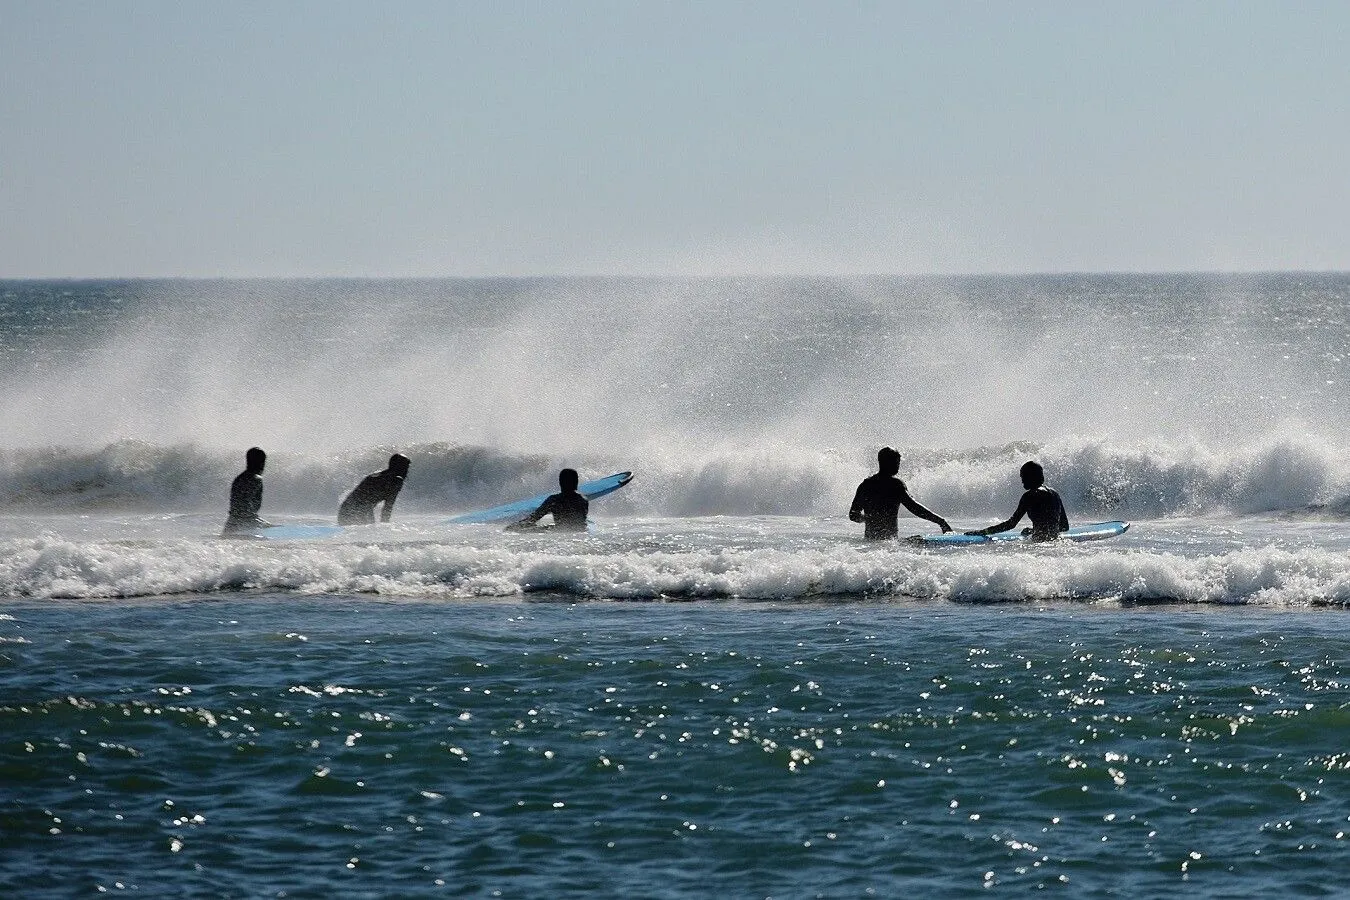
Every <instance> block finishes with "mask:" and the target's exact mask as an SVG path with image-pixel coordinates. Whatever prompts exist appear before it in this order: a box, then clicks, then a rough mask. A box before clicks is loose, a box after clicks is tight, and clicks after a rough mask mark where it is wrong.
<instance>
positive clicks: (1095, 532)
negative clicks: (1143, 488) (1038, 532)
mask: <svg viewBox="0 0 1350 900" xmlns="http://www.w3.org/2000/svg"><path fill="white" fill-rule="evenodd" d="M1129 530H1130V523H1129V522H1097V523H1096V524H1093V525H1079V526H1077V527H1075V528H1070V529H1069V530H1068V531H1065V532H1063V533H1061V534H1060V536H1059V539H1060V540H1069V541H1075V542H1080V543H1081V542H1083V541H1102V540H1106V539H1107V538H1113V537H1116V536H1117V535H1122V534H1124V533H1125V532H1126V531H1129ZM908 540H910V541H911V542H913V543H917V544H934V545H937V546H942V547H972V546H975V545H977V544H997V543H1005V542H1008V541H1026V540H1027V539H1026V537H1025V536H1024V535H1023V534H1022V532H1021V531H1020V530H1018V531H1001V532H999V533H998V534H981V535H977V534H961V533H960V532H957V531H953V532H951V533H950V534H916V535H914V536H913V537H911V538H908Z"/></svg>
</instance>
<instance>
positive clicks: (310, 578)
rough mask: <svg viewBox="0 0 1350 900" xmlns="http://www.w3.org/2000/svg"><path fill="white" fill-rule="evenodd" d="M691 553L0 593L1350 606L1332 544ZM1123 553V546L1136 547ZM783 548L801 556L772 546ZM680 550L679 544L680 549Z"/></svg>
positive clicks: (284, 560)
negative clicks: (1189, 550)
mask: <svg viewBox="0 0 1350 900" xmlns="http://www.w3.org/2000/svg"><path fill="white" fill-rule="evenodd" d="M703 537H704V539H705V541H704V542H705V544H708V545H709V546H691V547H689V548H687V549H671V548H669V547H666V548H658V549H650V548H644V547H642V546H640V544H641V543H642V542H637V543H626V544H623V545H621V546H607V543H606V541H605V540H604V539H601V538H594V537H592V538H576V539H568V540H565V541H562V542H559V543H548V542H543V541H514V540H502V539H500V538H499V536H497V535H496V534H495V533H493V534H491V535H488V533H487V532H476V533H475V534H474V535H473V542H465V541H459V542H455V541H446V542H437V541H417V542H409V543H391V544H351V543H340V542H336V543H335V542H318V541H316V542H311V543H296V544H268V543H261V542H249V541H227V540H218V541H192V540H169V541H146V542H137V543H135V544H128V543H117V542H106V541H93V542H77V541H70V540H64V539H60V538H55V537H50V538H42V539H30V540H9V541H3V542H0V596H4V597H8V598H23V597H27V598H72V599H98V598H120V597H151V596H160V595H176V594H216V593H220V592H227V593H229V592H237V591H249V590H257V591H275V592H288V593H289V592H293V593H298V594H354V593H369V594H377V595H388V596H404V597H423V598H428V597H443V598H471V597H512V596H522V595H529V594H536V593H541V592H547V593H554V594H560V595H567V596H574V597H578V598H594V599H607V600H647V599H661V598H677V599H690V598H709V599H711V598H748V599H778V600H812V599H819V598H823V597H831V596H856V597H874V598H918V599H922V600H948V601H958V602H1005V601H1011V602H1018V601H1028V600H1059V599H1064V600H1119V601H1126V602H1138V603H1149V602H1184V603H1256V604H1263V605H1272V604H1274V605H1297V606H1306V605H1310V604H1327V603H1329V604H1345V603H1350V557H1347V555H1346V554H1345V553H1343V552H1336V551H1331V550H1326V549H1321V548H1317V547H1301V548H1284V547H1276V546H1264V547H1243V548H1238V549H1235V550H1232V551H1227V552H1207V553H1202V554H1198V555H1194V556H1187V555H1183V554H1180V553H1176V552H1168V551H1160V550H1156V549H1138V548H1129V547H1128V546H1125V547H1111V548H1107V547H1106V546H1105V545H1094V546H1076V545H1075V546H1068V545H1065V546H1055V547H1037V548H1029V549H1024V548H1010V549H1006V550H1004V549H1000V550H994V551H978V552H972V551H968V550H957V551H932V550H914V549H910V548H908V547H906V546H903V545H880V546H869V545H860V544H856V543H853V542H851V541H848V540H847V539H844V538H841V539H840V540H839V541H837V542H835V543H834V545H830V544H827V543H824V542H820V541H816V542H814V543H815V546H809V545H808V546H803V545H798V546H758V547H757V546H739V547H736V546H733V547H718V546H715V544H716V543H717V541H716V540H710V539H708V538H709V534H708V532H703ZM1122 540H1123V539H1122ZM768 541H769V542H771V543H788V542H786V541H783V540H782V536H781V535H778V534H773V535H769V536H768ZM665 543H666V544H670V543H671V541H669V540H667V541H665Z"/></svg>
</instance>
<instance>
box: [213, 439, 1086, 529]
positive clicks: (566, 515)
mask: <svg viewBox="0 0 1350 900" xmlns="http://www.w3.org/2000/svg"><path fill="white" fill-rule="evenodd" d="M244 464H245V468H244V471H242V472H240V473H239V474H238V475H237V476H236V477H235V479H234V482H233V483H232V484H231V485H230V512H229V516H228V518H227V519H226V520H225V530H224V531H223V532H222V534H223V535H224V536H225V537H248V536H253V535H256V534H257V533H258V532H259V531H260V530H261V529H263V528H268V527H270V523H268V522H266V521H264V520H263V518H262V517H261V515H259V513H260V512H261V511H262V494H263V481H262V475H263V469H264V468H265V467H266V466H267V454H266V453H264V452H263V451H262V450H261V449H260V448H258V447H251V448H249V450H248V452H247V453H245V454H244ZM409 465H410V461H409V459H408V457H406V456H404V455H403V454H402V453H395V454H394V455H393V456H391V457H389V465H388V466H387V467H386V468H384V469H383V470H382V471H379V472H373V473H371V474H370V475H367V476H366V477H365V478H363V479H361V481H360V482H359V483H358V484H357V485H356V487H354V488H353V489H352V490H351V493H349V494H347V496H346V497H344V498H343V500H342V503H341V504H340V505H339V506H338V516H337V518H338V524H339V525H371V524H374V522H375V508H376V507H380V521H381V522H388V521H389V520H390V519H391V518H392V517H393V515H394V501H395V500H396V499H398V495H399V491H401V490H403V483H404V481H405V480H406V479H407V477H408V466H409ZM899 474H900V453H899V451H897V450H895V449H893V448H891V447H882V448H881V450H879V451H878V452H877V472H876V474H875V475H871V476H869V477H868V478H866V479H864V480H863V482H862V484H860V485H858V490H857V491H856V492H855V493H854V495H853V504H852V505H851V506H850V507H849V510H848V517H849V519H850V520H851V521H854V522H861V523H862V525H863V537H865V538H866V539H868V540H873V541H880V540H888V539H891V538H895V537H897V536H898V535H899V531H900V529H899V521H898V517H899V512H900V507H901V506H903V507H905V509H907V510H909V511H910V512H911V513H912V514H914V515H915V516H918V517H919V518H920V519H927V520H928V521H929V522H932V523H933V524H935V525H937V526H938V527H939V528H941V529H942V532H943V534H946V533H947V532H949V531H951V530H952V527H951V525H949V524H947V520H946V519H944V518H942V517H941V516H939V515H938V514H937V513H935V512H933V511H932V510H930V509H928V507H926V506H924V505H923V504H921V503H919V502H918V501H917V500H915V499H914V498H913V497H911V496H910V494H909V489H908V488H907V487H906V486H905V482H904V481H902V480H901V479H900V477H899ZM1020 474H1021V478H1022V487H1023V488H1025V493H1023V494H1022V499H1021V501H1020V502H1019V503H1018V504H1017V509H1016V510H1015V511H1014V512H1013V514H1012V516H1011V517H1009V518H1008V519H1006V520H1004V521H1002V522H999V523H997V524H995V525H990V526H989V527H988V528H981V529H979V530H977V531H967V532H966V534H969V535H987V534H997V533H998V532H1001V531H1010V530H1012V529H1013V528H1016V527H1017V523H1018V522H1020V521H1022V518H1023V517H1024V516H1025V517H1027V518H1029V519H1030V520H1031V526H1030V527H1029V528H1025V529H1023V531H1022V533H1023V534H1024V535H1026V536H1027V537H1028V538H1029V539H1031V540H1033V541H1051V540H1054V539H1056V538H1058V537H1059V535H1060V533H1061V532H1064V531H1068V530H1069V517H1068V516H1067V515H1066V514H1065V512H1064V503H1063V501H1062V500H1061V499H1060V496H1059V493H1058V492H1056V491H1055V490H1054V489H1052V488H1049V487H1047V486H1046V484H1045V470H1044V469H1043V468H1042V467H1041V464H1040V463H1037V462H1027V463H1025V464H1023V466H1022V469H1021V473H1020ZM578 481H579V478H578V476H577V471H576V470H575V469H563V470H562V471H561V472H559V473H558V487H559V488H561V490H560V491H559V492H558V493H556V494H551V495H550V496H549V497H548V499H546V500H545V501H544V502H543V503H541V504H540V505H539V507H538V508H537V509H536V510H534V511H533V512H531V513H530V514H529V515H526V516H525V517H523V518H521V519H520V520H518V521H516V522H513V523H511V524H510V525H508V526H507V529H508V530H510V531H527V530H531V529H534V528H536V527H539V521H540V520H541V519H543V518H544V517H545V516H552V517H553V525H552V527H553V528H556V529H557V530H559V531H585V530H586V515H587V513H588V512H589V510H590V503H589V501H587V499H586V498H585V497H584V496H583V495H582V494H581V493H580V492H579V491H578V490H577V484H578Z"/></svg>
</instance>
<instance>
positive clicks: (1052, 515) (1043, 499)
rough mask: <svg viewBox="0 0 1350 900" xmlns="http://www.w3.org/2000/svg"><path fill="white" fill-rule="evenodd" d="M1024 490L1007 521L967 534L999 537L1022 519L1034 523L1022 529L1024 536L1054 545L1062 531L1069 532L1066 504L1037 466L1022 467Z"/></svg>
mask: <svg viewBox="0 0 1350 900" xmlns="http://www.w3.org/2000/svg"><path fill="white" fill-rule="evenodd" d="M1021 475H1022V487H1024V488H1026V493H1025V494H1023V495H1022V499H1021V501H1020V502H1018V504H1017V510H1016V511H1015V512H1013V514H1012V517H1011V518H1009V519H1008V520H1007V521H1004V522H999V523H998V524H997V525H990V526H989V527H988V528H981V529H980V530H979V531H967V532H966V534H970V535H986V534H998V533H999V532H1000V531H1011V530H1012V529H1013V528H1016V527H1017V523H1018V522H1020V521H1022V517H1023V516H1027V517H1028V518H1030V519H1031V527H1030V528H1023V529H1022V533H1023V534H1024V535H1026V536H1027V537H1028V538H1030V539H1031V540H1033V541H1053V540H1057V539H1058V538H1059V533H1060V532H1061V531H1068V530H1069V517H1068V515H1067V514H1066V513H1065V512H1064V501H1063V500H1061V499H1060V498H1059V492H1058V491H1056V490H1054V489H1053V488H1048V487H1046V486H1045V469H1043V468H1041V464H1040V463H1038V462H1034V461H1032V462H1026V463H1023V464H1022V470H1021Z"/></svg>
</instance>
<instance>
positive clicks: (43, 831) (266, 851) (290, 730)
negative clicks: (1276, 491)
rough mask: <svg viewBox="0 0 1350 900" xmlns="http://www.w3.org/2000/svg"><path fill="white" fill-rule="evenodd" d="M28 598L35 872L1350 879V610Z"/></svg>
mask: <svg viewBox="0 0 1350 900" xmlns="http://www.w3.org/2000/svg"><path fill="white" fill-rule="evenodd" d="M574 599H575V598H566V597H562V596H558V595H548V594H542V595H534V599H533V600H531V601H525V600H521V599H493V600H485V601H465V600H457V601H449V602H447V601H439V600H425V599H424V600H401V601H382V600H379V599H375V598H370V597H362V598H352V597H337V596H310V597H299V596H295V595H282V594H272V593H259V594H247V593H245V594H230V595H223V596H220V597H218V598H217V599H209V598H205V597H193V598H191V599H188V600H184V601H181V602H180V601H174V600H165V599H154V600H148V601H108V602H88V601H83V602H63V601H52V600H43V601H40V602H33V601H11V602H7V603H5V604H4V605H3V607H0V612H2V613H3V618H0V642H2V643H0V835H3V850H2V851H0V894H3V895H5V896H26V897H42V896H52V897H56V896H81V895H94V894H97V893H101V892H105V891H106V892H111V893H137V894H140V895H151V896H182V897H187V896H198V897H231V896H232V897H259V896H290V897H318V896H344V897H364V896H370V897H384V896H416V895H444V896H460V895H465V896H495V895H498V894H500V895H501V896H510V897H539V896H549V895H582V894H594V895H608V896H622V895H628V896H644V897H652V896H655V897H686V896H713V895H722V896H743V897H753V896H764V897H806V896H828V897H841V896H843V897H849V896H872V895H876V896H919V895H939V896H959V895H969V894H972V893H976V892H981V891H982V889H988V890H989V892H990V893H994V894H1005V895H1021V894H1028V893H1033V892H1037V891H1039V890H1042V889H1044V890H1049V891H1054V892H1057V893H1059V894H1061V895H1064V896H1083V895H1098V896H1106V895H1118V896H1161V895H1163V894H1167V893H1172V892H1176V891H1183V890H1184V891H1187V892H1190V893H1196V894H1201V895H1215V896H1217V895H1223V896H1262V895H1269V894H1273V893H1277V892H1278V893H1284V894H1293V895H1297V896H1320V895H1336V894H1343V893H1345V892H1347V891H1350V839H1348V838H1347V834H1348V833H1350V774H1348V773H1347V766H1348V765H1350V743H1347V741H1346V734H1347V726H1348V725H1350V691H1348V690H1347V687H1346V685H1347V683H1348V682H1350V662H1348V660H1350V637H1347V628H1346V622H1347V620H1346V618H1345V614H1344V613H1343V612H1342V611H1340V610H1339V609H1314V610H1307V609H1304V610H1290V609H1261V608H1254V607H1231V606H1201V607H1181V606H1175V605H1166V606H1150V607H1130V606H1121V605H1120V604H1119V603H1115V602H1111V603H1101V604H1091V603H1087V604H1085V603H1077V604H1048V605H1042V604H1018V605H1015V606H1010V605H986V604H978V605H966V604H958V603H950V602H943V601H929V602H922V603H918V602H905V601H892V602H875V601H867V600H857V599H850V600H848V601H841V602H837V603H833V602H829V601H828V600H822V601H819V602H813V603H801V602H794V603H791V604H785V603H781V602H763V603H755V602H746V601H735V600H728V601H708V602H692V603H661V602H656V603H602V602H574Z"/></svg>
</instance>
